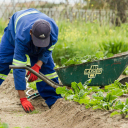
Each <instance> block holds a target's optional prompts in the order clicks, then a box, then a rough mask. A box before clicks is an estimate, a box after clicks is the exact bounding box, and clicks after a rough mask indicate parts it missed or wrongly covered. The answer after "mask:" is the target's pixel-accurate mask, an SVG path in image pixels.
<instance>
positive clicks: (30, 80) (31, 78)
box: [27, 64, 41, 82]
mask: <svg viewBox="0 0 128 128" xmlns="http://www.w3.org/2000/svg"><path fill="white" fill-rule="evenodd" d="M31 68H32V69H33V70H34V71H36V72H37V73H39V70H40V69H41V67H40V66H39V65H37V64H35V65H34V66H33V67H31ZM29 74H30V77H29V79H28V82H33V81H35V80H37V78H38V77H37V76H36V75H34V74H33V73H31V72H30V71H28V73H27V76H29Z"/></svg>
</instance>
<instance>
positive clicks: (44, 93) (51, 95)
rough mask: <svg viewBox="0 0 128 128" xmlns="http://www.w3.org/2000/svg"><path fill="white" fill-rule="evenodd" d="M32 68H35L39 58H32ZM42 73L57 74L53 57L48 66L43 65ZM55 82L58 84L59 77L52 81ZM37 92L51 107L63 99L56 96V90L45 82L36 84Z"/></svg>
mask: <svg viewBox="0 0 128 128" xmlns="http://www.w3.org/2000/svg"><path fill="white" fill-rule="evenodd" d="M30 61H31V66H33V65H34V64H35V63H36V62H37V61H38V58H36V57H32V56H30ZM40 72H42V73H43V74H44V75H48V74H52V73H55V70H54V62H53V59H52V57H50V58H49V60H48V62H47V64H43V65H42V67H41V69H40ZM52 80H53V81H54V82H56V83H59V82H58V77H57V76H56V77H55V78H53V79H52ZM36 86H37V90H38V92H39V94H40V95H41V97H42V98H44V99H45V102H46V104H47V105H48V106H49V107H50V106H51V105H53V104H54V103H55V102H56V100H57V99H59V98H62V97H61V95H58V94H56V89H55V88H53V87H51V86H49V85H48V84H46V83H45V82H44V81H41V82H37V83H36Z"/></svg>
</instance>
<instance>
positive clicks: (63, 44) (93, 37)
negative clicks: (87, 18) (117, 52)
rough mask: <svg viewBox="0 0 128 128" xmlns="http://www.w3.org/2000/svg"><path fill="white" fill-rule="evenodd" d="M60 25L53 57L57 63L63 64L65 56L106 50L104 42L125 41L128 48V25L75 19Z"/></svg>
mask: <svg viewBox="0 0 128 128" xmlns="http://www.w3.org/2000/svg"><path fill="white" fill-rule="evenodd" d="M57 24H58V26H59V38H58V43H57V44H56V47H55V49H54V51H53V58H54V61H55V63H56V64H57V65H62V64H63V58H66V59H69V58H72V57H74V56H78V57H83V56H85V55H94V54H95V53H96V52H97V51H98V50H102V51H104V50H105V49H104V47H103V46H102V45H103V44H106V43H108V44H111V43H120V42H121V43H123V44H126V45H125V46H126V47H125V49H122V51H121V52H124V51H127V50H128V47H127V46H128V25H127V24H122V26H121V27H114V26H109V25H105V26H100V25H99V24H98V23H85V22H78V21H75V22H73V23H71V22H68V21H67V22H64V21H63V22H57Z"/></svg>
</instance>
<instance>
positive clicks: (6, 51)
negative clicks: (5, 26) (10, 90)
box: [0, 34, 14, 85]
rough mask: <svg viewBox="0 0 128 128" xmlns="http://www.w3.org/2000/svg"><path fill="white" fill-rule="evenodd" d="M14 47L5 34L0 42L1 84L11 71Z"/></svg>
mask: <svg viewBox="0 0 128 128" xmlns="http://www.w3.org/2000/svg"><path fill="white" fill-rule="evenodd" d="M13 54H14V47H13V46H12V45H11V44H10V43H9V41H8V40H7V38H6V37H5V34H4V35H3V37H2V39H1V43H0V85H1V84H2V82H3V81H4V80H5V78H6V76H7V75H8V73H9V72H10V69H9V65H11V64H12V60H13Z"/></svg>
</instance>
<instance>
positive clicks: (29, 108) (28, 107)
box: [20, 97, 35, 113]
mask: <svg viewBox="0 0 128 128" xmlns="http://www.w3.org/2000/svg"><path fill="white" fill-rule="evenodd" d="M20 102H21V105H22V107H23V109H24V111H25V112H27V113H29V112H32V111H33V110H35V108H34V107H33V106H32V104H31V103H30V102H29V101H28V100H27V98H26V97H25V98H20Z"/></svg>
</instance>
